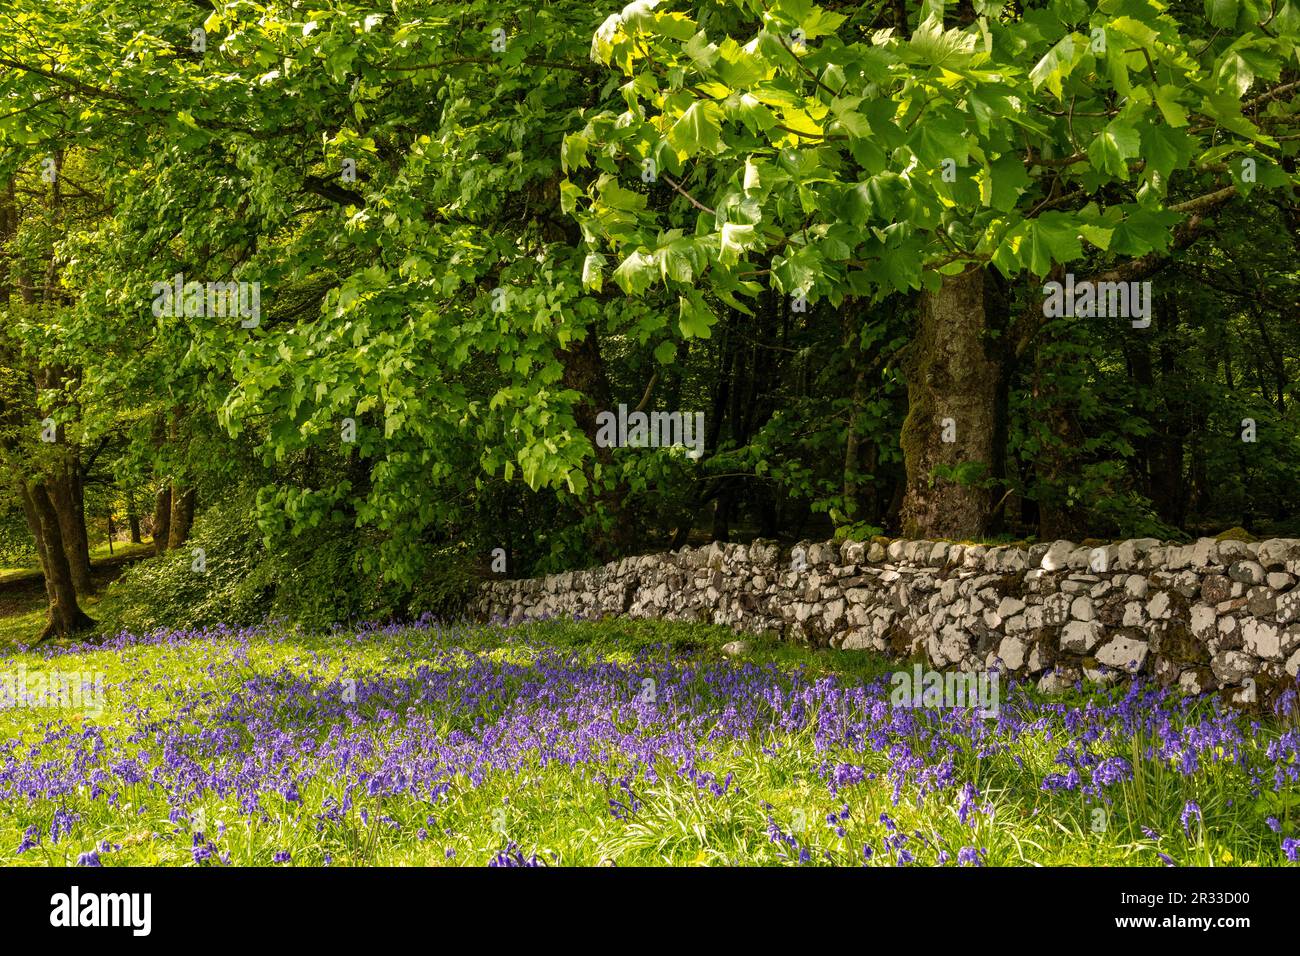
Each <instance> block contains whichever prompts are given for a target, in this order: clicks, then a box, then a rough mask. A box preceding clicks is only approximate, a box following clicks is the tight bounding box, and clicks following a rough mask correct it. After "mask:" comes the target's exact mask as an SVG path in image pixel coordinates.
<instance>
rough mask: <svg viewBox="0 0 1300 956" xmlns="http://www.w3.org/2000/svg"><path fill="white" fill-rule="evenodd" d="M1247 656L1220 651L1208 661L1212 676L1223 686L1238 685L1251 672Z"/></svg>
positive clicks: (1240, 653)
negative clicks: (1212, 672)
mask: <svg viewBox="0 0 1300 956" xmlns="http://www.w3.org/2000/svg"><path fill="white" fill-rule="evenodd" d="M1251 665H1252V662H1251V659H1250V655H1249V654H1245V653H1243V652H1241V651H1220V652H1219V653H1217V654H1215V655H1214V658H1213V659H1212V660H1211V661H1210V669H1211V670H1212V671H1214V676H1215V677H1217V678H1218V679H1219V681H1220V682H1221V683H1224V684H1240V683H1241V682H1242V680H1244V679H1245V678H1246V677H1247V676H1248V675H1249V674H1250V672H1251V670H1252V666H1251Z"/></svg>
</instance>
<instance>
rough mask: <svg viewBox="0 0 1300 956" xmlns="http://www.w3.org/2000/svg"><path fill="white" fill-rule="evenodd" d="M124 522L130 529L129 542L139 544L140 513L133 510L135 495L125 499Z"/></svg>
mask: <svg viewBox="0 0 1300 956" xmlns="http://www.w3.org/2000/svg"><path fill="white" fill-rule="evenodd" d="M126 523H127V525H128V526H129V527H130V529H131V543H132V544H140V543H141V541H142V539H141V538H140V515H139V514H138V513H137V512H136V510H135V495H134V494H132V495H131V496H130V497H128V498H127V499H126Z"/></svg>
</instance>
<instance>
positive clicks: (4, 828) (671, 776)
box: [0, 621, 1300, 866]
mask: <svg viewBox="0 0 1300 956" xmlns="http://www.w3.org/2000/svg"><path fill="white" fill-rule="evenodd" d="M734 638H735V635H734V634H732V633H731V632H729V631H727V630H725V629H721V628H715V627H712V626H705V625H692V624H670V623H665V622H631V621H603V622H558V621H555V622H544V623H541V624H534V625H528V626H523V627H518V628H499V627H489V626H479V627H465V628H453V629H438V628H430V627H412V628H387V629H374V630H363V631H362V632H360V633H353V634H342V633H338V634H332V635H307V634H300V633H296V632H293V631H282V630H274V629H273V630H269V631H258V632H239V633H235V632H217V633H210V634H200V635H172V636H167V637H160V638H156V639H153V640H146V641H127V640H121V641H118V642H116V643H115V644H114V645H113V646H111V647H107V648H100V649H92V648H88V647H84V646H82V647H74V648H62V649H59V650H57V651H54V650H50V651H44V652H42V653H40V654H35V653H18V654H15V655H13V656H11V657H10V658H9V659H8V660H7V661H4V662H3V663H2V664H0V676H3V675H6V674H11V673H13V672H14V671H15V670H16V669H17V668H19V667H25V668H26V672H27V675H28V677H29V678H30V677H31V676H32V675H35V674H37V673H44V674H47V675H48V674H50V673H51V672H53V671H59V672H63V673H67V672H86V673H87V674H91V673H95V672H98V673H100V674H101V675H102V681H103V687H104V691H105V693H104V697H103V701H102V703H103V708H102V711H101V712H99V713H97V714H87V713H85V712H82V711H73V710H71V709H70V708H68V707H66V706H65V707H63V708H60V709H50V708H42V709H37V708H32V707H16V708H11V709H4V710H0V741H8V743H6V744H3V745H0V863H4V864H10V865H15V864H16V865H39V864H53V865H62V864H73V863H76V862H77V861H78V860H79V859H82V860H84V861H86V862H95V860H96V859H97V860H98V862H100V863H102V864H104V865H142V864H144V865H153V864H159V865H199V864H202V865H222V863H223V861H224V862H228V864H229V865H270V864H272V863H273V862H274V861H276V860H277V855H280V856H279V857H278V858H279V859H281V860H284V859H285V857H284V856H283V854H287V859H288V860H289V861H291V862H292V863H294V864H307V865H319V864H323V863H326V862H329V863H332V864H335V865H372V864H380V865H443V864H447V865H475V866H478V865H483V864H485V863H489V862H492V861H497V862H507V863H508V862H515V863H518V862H524V861H529V860H531V859H532V858H533V857H534V855H535V856H536V858H538V859H540V861H541V862H543V863H545V864H547V865H601V864H604V865H611V864H614V865H620V866H626V865H663V864H671V865H785V864H792V863H800V862H804V863H807V864H810V865H817V864H823V865H824V864H837V865H858V864H862V863H864V862H865V863H868V864H869V865H896V864H898V863H900V862H908V861H909V858H910V860H911V861H914V862H916V863H920V864H934V863H948V864H953V865H955V864H956V863H957V862H958V860H959V859H965V860H967V861H972V860H974V861H978V862H981V863H988V864H994V865H1039V864H1048V865H1053V864H1054V865H1099V864H1104V865H1162V864H1164V863H1177V864H1180V865H1185V864H1201V865H1225V864H1229V865H1266V866H1270V865H1282V864H1286V863H1287V859H1286V855H1285V853H1284V850H1283V845H1282V840H1283V838H1284V837H1288V836H1290V837H1294V835H1295V823H1296V818H1297V811H1296V806H1297V804H1300V789H1298V788H1297V784H1296V783H1295V782H1294V780H1293V779H1290V778H1293V777H1294V776H1295V763H1296V757H1295V744H1296V739H1297V731H1296V729H1295V727H1294V725H1293V722H1292V720H1291V719H1290V718H1286V719H1282V720H1279V721H1276V722H1274V723H1272V724H1268V725H1265V726H1262V727H1252V726H1251V724H1250V721H1248V720H1247V719H1245V718H1241V717H1239V716H1237V715H1233V714H1224V713H1221V712H1220V711H1219V709H1218V707H1217V705H1216V704H1215V703H1214V702H1213V701H1211V700H1204V701H1200V702H1198V703H1195V704H1183V703H1179V702H1177V701H1176V700H1168V701H1163V702H1160V701H1157V700H1155V699H1154V698H1152V699H1151V700H1149V701H1140V700H1139V699H1138V698H1137V697H1135V696H1133V695H1132V694H1130V696H1129V698H1128V699H1127V701H1125V700H1124V699H1123V694H1124V692H1123V691H1122V690H1112V691H1108V692H1105V693H1098V694H1095V695H1086V694H1078V695H1076V697H1075V698H1074V699H1072V700H1070V701H1068V702H1065V703H1055V704H1046V703H1043V702H1041V701H1040V700H1039V699H1038V698H1037V697H1035V696H1034V695H1033V694H1029V693H1025V692H1024V691H1022V690H1020V689H1018V688H1012V689H1010V690H1009V691H1008V692H1007V693H1005V694H1004V702H1003V704H1002V716H1001V717H1000V718H999V720H998V721H996V722H992V721H989V722H983V721H978V720H976V719H972V718H970V717H969V715H963V714H962V713H959V712H951V711H948V712H944V711H922V710H911V709H906V713H903V712H902V709H900V710H891V708H889V707H888V706H887V705H885V706H884V707H883V709H880V708H877V710H876V711H875V712H874V714H873V712H872V711H871V703H872V701H873V700H877V699H879V698H880V696H881V695H880V694H875V695H874V696H873V694H871V693H864V691H863V690H862V688H863V687H864V686H866V685H871V684H874V685H875V686H877V687H878V686H880V684H881V683H882V679H883V678H884V676H885V675H886V674H887V673H888V672H889V671H890V670H892V669H893V666H892V665H889V664H888V663H887V662H885V661H883V660H881V659H879V658H876V657H874V656H872V655H869V654H864V653H861V652H840V651H834V650H829V649H827V650H808V649H805V648H796V647H791V646H788V645H782V644H779V643H774V642H768V641H764V640H763V639H760V638H749V640H750V641H751V649H750V651H748V652H747V653H746V655H745V660H744V661H743V662H736V661H730V660H727V659H726V658H724V657H723V656H722V654H721V651H720V648H721V645H722V644H723V643H725V642H726V641H729V640H733V639H734ZM647 675H649V676H647ZM87 679H88V680H91V678H89V677H88V678H87ZM647 679H649V680H654V681H655V682H656V683H655V685H653V688H654V690H655V694H654V695H653V696H654V697H655V700H654V701H651V702H645V701H640V702H638V701H637V699H636V698H637V696H638V695H639V694H640V695H642V696H644V693H645V688H646V687H647V685H646V684H645V683H644V682H645V681H646V680H647ZM349 682H352V683H349ZM887 695H888V690H887V688H886V690H885V691H884V696H885V698H886V699H887ZM349 697H350V698H351V699H349ZM1161 727H1165V728H1166V729H1165V731H1164V734H1163V736H1158V731H1159V728H1161ZM846 728H856V729H850V730H846ZM1171 734H1172V735H1173V736H1172V737H1171ZM1216 735H1217V737H1216ZM1171 739H1172V740H1174V741H1175V743H1174V745H1173V749H1172V751H1171V750H1170V740H1171ZM1270 744H1271V745H1273V747H1274V748H1275V750H1276V752H1275V753H1274V754H1273V755H1272V756H1270V753H1269V747H1270ZM1153 746H1154V747H1156V748H1157V750H1156V751H1155V752H1154V753H1148V748H1151V747H1153ZM1070 749H1073V751H1074V752H1075V754H1076V756H1077V755H1079V754H1081V753H1086V754H1089V755H1091V756H1090V757H1087V758H1085V759H1083V760H1081V761H1078V762H1076V765H1077V766H1078V767H1080V768H1082V773H1083V777H1084V779H1083V785H1082V786H1079V787H1076V788H1075V789H1073V790H1054V789H1050V788H1047V789H1045V788H1044V786H1043V781H1044V780H1046V779H1048V778H1049V777H1050V775H1053V774H1060V773H1063V772H1065V771H1066V770H1067V769H1068V767H1067V765H1068V764H1069V763H1070V761H1069V760H1067V761H1066V763H1065V764H1063V763H1061V762H1060V757H1061V755H1062V752H1063V750H1070ZM1216 751H1217V752H1216ZM1279 753H1280V756H1279ZM1189 754H1191V755H1192V756H1193V757H1194V758H1195V760H1196V762H1197V763H1196V767H1195V768H1194V769H1192V770H1190V771H1189V770H1188V766H1187V761H1188V759H1189V757H1188V755H1189ZM1104 758H1112V759H1113V758H1123V759H1124V760H1126V761H1127V762H1128V765H1129V767H1130V770H1131V773H1129V774H1127V775H1124V774H1120V775H1118V776H1117V779H1115V780H1114V781H1113V782H1111V783H1108V784H1106V785H1096V781H1095V779H1094V780H1093V781H1092V784H1093V785H1092V786H1091V788H1092V789H1093V790H1095V793H1093V794H1085V792H1084V791H1085V790H1087V789H1089V786H1090V784H1089V780H1090V778H1093V777H1094V776H1095V774H1096V770H1095V765H1096V762H1097V761H1098V760H1101V759H1104ZM1089 760H1091V761H1092V763H1091V764H1089V762H1088V761H1089ZM132 766H133V767H135V768H138V771H133V770H132ZM837 767H839V768H852V769H851V770H849V771H842V772H843V773H845V774H847V779H845V780H843V781H842V782H841V784H840V785H838V786H836V785H835V784H834V775H835V771H836V768H837ZM1180 767H1181V769H1180ZM136 772H138V773H140V774H143V776H142V778H141V779H139V780H136ZM1274 774H1278V775H1280V779H1281V780H1282V785H1281V786H1280V787H1277V788H1274V786H1273V775H1274ZM968 785H969V787H970V788H973V789H966V788H967V786H968ZM1189 801H1190V802H1193V803H1195V804H1196V805H1197V806H1198V807H1199V815H1198V814H1190V815H1189V814H1188V808H1187V805H1188V802H1189ZM831 815H833V816H834V817H835V819H834V820H833V821H831V822H828V819H827V818H828V816H831ZM1268 817H1273V818H1274V820H1275V823H1274V824H1273V826H1276V827H1277V828H1278V829H1279V830H1281V833H1280V834H1279V833H1278V832H1277V831H1276V830H1275V829H1274V828H1273V826H1270V825H1268V824H1266V822H1265V821H1266V818H1268ZM65 825H66V826H65ZM1144 828H1145V830H1144ZM20 848H23V852H21V853H20V852H18V851H19V849H20ZM864 848H867V849H864ZM868 851H869V852H870V859H867V858H866V853H867V852H868ZM963 851H965V852H964V853H963ZM1291 852H1292V853H1294V850H1292V851H1291ZM91 853H95V854H96V856H95V857H89V856H83V855H85V854H91Z"/></svg>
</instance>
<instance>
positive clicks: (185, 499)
mask: <svg viewBox="0 0 1300 956" xmlns="http://www.w3.org/2000/svg"><path fill="white" fill-rule="evenodd" d="M171 512H172V513H171V521H170V523H169V525H168V529H167V548H168V550H175V549H176V548H179V547H181V546H182V545H183V544H185V542H186V541H188V540H189V538H190V528H191V527H193V525H194V489H193V488H182V487H180V486H179V485H172V490H171Z"/></svg>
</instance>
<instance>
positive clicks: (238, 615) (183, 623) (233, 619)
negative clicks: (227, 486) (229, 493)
mask: <svg viewBox="0 0 1300 956" xmlns="http://www.w3.org/2000/svg"><path fill="white" fill-rule="evenodd" d="M200 549H201V550H202V552H203V562H204V564H205V566H206V570H203V571H199V570H197V567H196V561H197V560H198V553H197V552H198V550H200ZM263 558H264V555H263V551H262V547H261V539H260V536H259V534H258V532H257V525H256V522H255V520H254V518H253V516H252V514H251V513H250V512H249V511H248V509H247V507H246V505H245V503H244V502H242V501H240V500H238V499H234V498H232V499H230V500H227V501H224V502H221V503H218V504H215V505H213V506H212V507H210V508H209V509H208V510H207V511H206V512H205V513H204V514H203V515H202V516H201V517H200V518H198V519H197V520H196V521H195V523H194V530H193V534H192V535H191V538H190V540H189V542H187V544H186V545H185V546H184V547H182V548H180V549H177V550H174V551H165V552H163V554H161V555H159V556H158V557H155V558H150V559H146V560H144V561H141V562H139V563H137V564H135V565H134V566H132V567H131V569H130V570H128V571H127V572H126V573H125V574H123V575H122V576H121V577H120V578H118V579H117V580H116V581H114V582H113V583H112V584H110V585H109V587H108V589H107V591H106V592H105V594H104V597H103V600H102V601H101V602H100V605H99V614H100V628H101V631H102V633H104V634H107V635H113V634H118V633H121V632H123V631H126V632H129V633H132V634H144V633H147V632H149V631H152V630H154V629H156V628H186V627H195V628H201V627H210V626H213V625H216V624H229V625H231V626H232V627H239V626H243V625H250V624H257V623H259V622H261V621H262V620H264V619H265V617H266V615H267V613H268V612H269V611H270V609H271V606H272V601H273V599H274V593H275V591H274V586H273V585H272V584H270V583H268V582H267V581H265V580H258V578H257V577H256V576H255V572H256V570H257V568H258V565H259V564H260V563H261V562H262V560H263Z"/></svg>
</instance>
